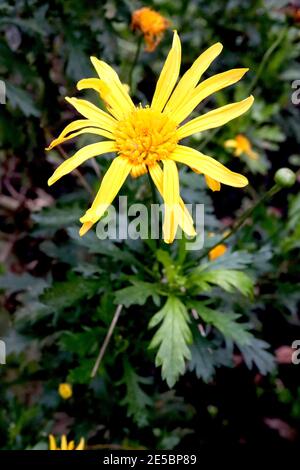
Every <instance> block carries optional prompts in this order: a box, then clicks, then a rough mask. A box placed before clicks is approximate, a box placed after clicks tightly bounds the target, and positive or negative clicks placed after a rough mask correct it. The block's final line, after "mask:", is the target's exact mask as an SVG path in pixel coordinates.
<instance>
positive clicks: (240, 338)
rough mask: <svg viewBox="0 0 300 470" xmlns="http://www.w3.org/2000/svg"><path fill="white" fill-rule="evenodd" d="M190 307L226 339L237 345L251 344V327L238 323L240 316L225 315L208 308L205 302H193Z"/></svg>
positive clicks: (233, 314) (234, 314)
mask: <svg viewBox="0 0 300 470" xmlns="http://www.w3.org/2000/svg"><path fill="white" fill-rule="evenodd" d="M190 306H191V307H192V308H194V309H195V310H196V311H197V313H198V315H199V316H200V317H201V318H202V319H203V320H204V321H205V322H206V323H208V324H210V325H213V326H214V327H215V328H217V329H218V330H219V331H220V332H221V333H222V334H223V335H224V336H225V338H229V339H232V340H233V341H234V342H235V343H237V344H239V345H240V344H242V345H244V344H250V343H251V341H252V338H253V335H252V334H251V333H250V332H249V331H248V330H249V325H248V324H245V323H244V324H243V323H238V322H237V321H236V320H238V319H239V318H240V315H238V314H236V313H223V312H219V311H217V310H213V309H211V308H208V307H206V305H204V303H203V302H197V301H192V302H190Z"/></svg>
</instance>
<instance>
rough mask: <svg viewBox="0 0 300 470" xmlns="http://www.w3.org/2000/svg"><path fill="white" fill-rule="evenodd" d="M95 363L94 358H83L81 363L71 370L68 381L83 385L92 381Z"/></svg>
mask: <svg viewBox="0 0 300 470" xmlns="http://www.w3.org/2000/svg"><path fill="white" fill-rule="evenodd" d="M94 364H95V360H94V359H81V363H80V365H79V366H78V367H75V368H74V369H72V370H71V371H70V372H69V374H68V377H67V381H68V382H69V383H72V384H82V385H84V384H88V383H90V381H91V372H92V369H93V366H94Z"/></svg>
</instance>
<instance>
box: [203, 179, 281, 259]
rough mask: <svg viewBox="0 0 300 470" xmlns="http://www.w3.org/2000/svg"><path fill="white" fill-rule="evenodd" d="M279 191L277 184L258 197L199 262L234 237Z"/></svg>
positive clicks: (206, 251) (279, 187)
mask: <svg viewBox="0 0 300 470" xmlns="http://www.w3.org/2000/svg"><path fill="white" fill-rule="evenodd" d="M281 189H282V187H281V186H279V185H278V184H274V186H272V188H271V189H269V191H267V192H266V193H265V194H264V195H263V196H262V197H260V198H259V199H258V201H256V202H255V204H253V206H251V207H249V209H247V210H246V211H245V212H244V213H243V214H242V215H241V217H240V218H239V219H238V220H237V221H236V222H235V224H234V225H233V227H232V228H231V230H229V231H228V232H227V233H226V235H224V236H223V237H222V238H221V239H220V240H219V241H217V242H216V243H215V244H214V245H213V246H211V247H209V248H208V249H207V250H205V252H204V253H203V254H202V255H201V256H200V258H199V260H200V259H203V258H205V257H206V256H207V255H208V253H209V252H210V251H211V250H213V249H214V248H215V247H216V246H218V245H220V244H221V243H223V242H224V241H226V240H227V239H228V238H230V237H231V236H232V235H234V234H235V233H236V232H237V231H238V230H239V228H240V227H241V226H242V225H243V224H244V222H245V221H246V220H247V219H248V218H249V217H250V215H251V214H252V213H253V212H254V211H255V209H256V208H257V207H258V206H259V205H260V204H262V203H263V202H265V201H266V200H268V199H271V198H272V197H273V196H274V195H275V194H276V193H278V191H280V190H281Z"/></svg>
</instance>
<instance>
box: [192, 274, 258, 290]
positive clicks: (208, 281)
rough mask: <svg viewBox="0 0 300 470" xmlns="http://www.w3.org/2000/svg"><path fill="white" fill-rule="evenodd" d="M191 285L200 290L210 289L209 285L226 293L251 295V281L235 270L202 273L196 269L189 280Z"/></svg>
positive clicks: (245, 275)
mask: <svg viewBox="0 0 300 470" xmlns="http://www.w3.org/2000/svg"><path fill="white" fill-rule="evenodd" d="M189 282H190V283H191V284H194V285H196V286H198V287H199V288H200V289H201V290H203V291H207V290H210V289H211V285H215V286H219V287H221V288H222V289H224V290H225V291H226V292H229V293H232V292H234V291H235V290H237V291H239V292H241V293H242V294H243V295H245V296H251V295H253V281H252V279H251V278H250V277H249V276H248V275H247V274H246V273H244V272H243V271H237V270H235V269H215V270H212V271H203V270H202V269H199V268H196V269H195V270H194V271H193V272H192V274H191V276H190V279H189Z"/></svg>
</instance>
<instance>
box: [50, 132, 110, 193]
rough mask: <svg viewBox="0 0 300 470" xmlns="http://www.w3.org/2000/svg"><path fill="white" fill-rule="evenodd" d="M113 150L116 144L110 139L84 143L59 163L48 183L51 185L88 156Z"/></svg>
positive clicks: (91, 156)
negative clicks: (69, 156)
mask: <svg viewBox="0 0 300 470" xmlns="http://www.w3.org/2000/svg"><path fill="white" fill-rule="evenodd" d="M115 151H116V145H115V142H112V141H107V142H97V143H95V144H90V145H86V146H85V147H83V148H82V149H80V150H78V152H76V153H75V154H74V155H73V157H71V158H68V160H66V161H64V162H63V163H62V164H61V165H59V167H58V168H57V169H56V170H55V172H54V173H53V175H52V176H51V178H49V180H48V185H49V186H51V185H52V184H53V183H55V182H56V181H57V180H59V178H61V177H62V176H64V175H66V174H67V173H70V172H71V171H73V170H74V169H75V168H77V167H78V166H79V165H81V164H82V163H83V162H85V161H86V160H88V159H89V158H93V157H96V156H97V155H102V154H103V153H109V152H115Z"/></svg>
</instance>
